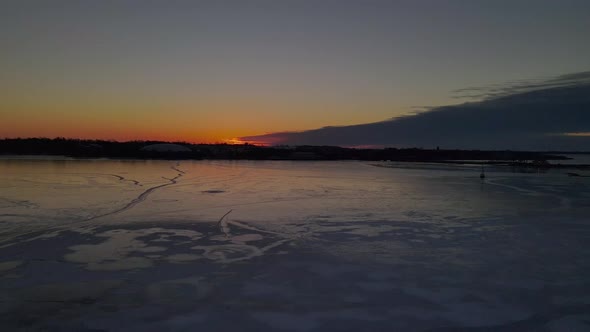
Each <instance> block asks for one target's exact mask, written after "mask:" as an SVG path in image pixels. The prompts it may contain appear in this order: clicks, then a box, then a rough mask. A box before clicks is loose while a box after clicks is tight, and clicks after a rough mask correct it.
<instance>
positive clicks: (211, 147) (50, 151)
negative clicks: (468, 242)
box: [0, 138, 585, 167]
mask: <svg viewBox="0 0 590 332" xmlns="http://www.w3.org/2000/svg"><path fill="white" fill-rule="evenodd" d="M162 145H164V146H165V147H171V148H175V147H176V148H178V149H179V150H181V151H172V150H170V151H165V150H164V151H163V150H162ZM154 147H157V148H154ZM0 155H60V156H68V157H76V158H121V159H229V160H365V161H385V160H387V161H404V162H440V163H443V162H444V163H471V164H507V165H517V166H532V167H576V166H578V167H584V166H585V165H560V164H559V160H566V159H569V158H567V157H564V156H559V155H556V154H553V153H544V152H527V151H480V150H443V149H420V148H405V149H397V148H385V149H357V148H343V147H337V146H309V145H305V146H275V147H266V146H256V145H251V144H243V145H230V144H191V143H186V142H162V141H129V142H117V141H104V140H82V139H65V138H55V139H49V138H9V139H2V140H0Z"/></svg>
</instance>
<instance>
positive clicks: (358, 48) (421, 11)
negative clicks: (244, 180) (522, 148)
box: [0, 0, 590, 142]
mask: <svg viewBox="0 0 590 332" xmlns="http://www.w3.org/2000/svg"><path fill="white" fill-rule="evenodd" d="M589 32H590V1H587V0H580V1H568V0H563V1H541V0H531V1H514V0H511V1H499V0H495V1H467V0H464V1H434V0H433V1H394V0H390V1H371V0H358V1H346V0H334V1H332V0H325V1H320V0H315V1H287V0H285V1H277V0H274V1H273V0H269V1H243V0H239V1H217V0H215V1H214V0H212V1H173V0H170V1H150V0H144V1H109V0H105V1H62V0H52V1H41V0H39V1H28V0H15V1H6V0H5V1H2V2H1V4H0V42H1V51H0V96H1V98H0V137H56V136H65V137H78V138H100V139H117V140H132V139H158V140H185V141H190V142H222V141H226V140H230V139H232V138H236V137H244V136H255V135H262V134H267V133H275V132H285V131H302V130H309V129H315V128H321V127H324V126H345V125H354V124H363V123H372V122H378V121H383V120H387V119H390V118H393V117H399V116H401V115H407V114H410V113H413V112H416V111H417V110H421V109H422V108H423V107H424V106H427V107H432V106H442V105H452V104H458V103H463V102H465V101H466V100H465V99H457V98H456V96H457V95H458V94H459V93H457V92H456V91H455V90H458V89H462V88H469V87H479V86H490V85H494V84H511V82H515V81H520V80H523V79H525V80H528V79H534V80H535V79H536V80H544V79H551V78H552V77H558V76H559V75H563V74H569V73H578V72H584V71H588V70H589V69H590V39H589V38H590V37H589Z"/></svg>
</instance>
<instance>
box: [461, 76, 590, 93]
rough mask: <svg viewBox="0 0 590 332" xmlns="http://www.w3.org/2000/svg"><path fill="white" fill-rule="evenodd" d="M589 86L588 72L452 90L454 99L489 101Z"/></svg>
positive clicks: (589, 77)
mask: <svg viewBox="0 0 590 332" xmlns="http://www.w3.org/2000/svg"><path fill="white" fill-rule="evenodd" d="M580 84H590V71H584V72H579V73H570V74H565V75H560V76H556V77H550V78H544V79H528V80H518V81H511V82H507V83H505V84H492V85H488V86H480V87H469V88H463V89H457V90H454V91H453V93H455V96H454V98H460V99H480V100H481V99H491V98H497V97H502V96H507V95H511V94H516V93H522V92H527V91H533V90H539V89H547V88H557V87H566V86H576V85H580Z"/></svg>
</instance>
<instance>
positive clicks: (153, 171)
mask: <svg viewBox="0 0 590 332" xmlns="http://www.w3.org/2000/svg"><path fill="white" fill-rule="evenodd" d="M375 164H377V165H375ZM377 166H392V167H377ZM565 172H566V171H565V170H564V171H552V172H547V173H511V172H508V171H507V170H503V169H492V168H489V169H487V170H486V175H487V177H486V179H485V180H484V181H481V180H480V179H479V169H478V168H477V167H475V168H473V167H468V166H444V165H427V164H405V165H404V164H393V165H392V164H379V163H364V162H289V161H280V162H271V161H264V162H254V161H180V162H176V161H118V160H71V159H67V158H63V159H61V160H57V159H45V160H40V159H36V158H32V159H21V160H11V159H9V158H8V159H7V158H5V159H0V225H1V228H0V276H1V277H0V280H1V281H0V294H2V295H1V298H0V329H1V330H3V331H31V330H33V331H36V330H42V331H196V330H198V331H231V330H234V331H265V330H276V331H361V330H362V331H590V218H589V216H590V178H583V177H568V176H566V174H565Z"/></svg>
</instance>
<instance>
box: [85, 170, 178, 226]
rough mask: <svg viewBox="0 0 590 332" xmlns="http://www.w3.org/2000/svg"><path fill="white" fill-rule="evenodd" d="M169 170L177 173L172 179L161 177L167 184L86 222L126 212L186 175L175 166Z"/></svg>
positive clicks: (147, 190)
mask: <svg viewBox="0 0 590 332" xmlns="http://www.w3.org/2000/svg"><path fill="white" fill-rule="evenodd" d="M177 166H178V165H177ZM170 168H171V169H173V170H175V171H177V172H178V175H176V176H175V177H173V178H165V177H162V178H164V179H166V180H168V181H169V182H168V183H164V184H161V185H158V186H155V187H151V188H149V189H146V190H145V191H144V192H142V193H141V194H139V196H137V197H136V198H134V199H133V200H131V202H129V203H127V204H126V205H125V206H123V207H122V208H119V209H116V210H114V211H110V212H107V213H103V214H99V215H96V216H93V217H90V218H88V219H86V221H90V220H95V219H98V218H102V217H106V216H111V215H113V214H117V213H121V212H123V211H127V210H129V209H131V208H133V207H134V206H136V205H137V204H139V203H141V202H143V201H145V199H146V198H147V197H148V196H149V195H150V194H151V193H153V192H154V191H156V190H158V189H161V188H164V187H167V186H170V185H173V184H176V183H177V182H178V179H179V178H181V177H182V176H183V175H184V174H186V172H184V171H181V170H179V169H178V168H176V167H175V166H172V167H170Z"/></svg>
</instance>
